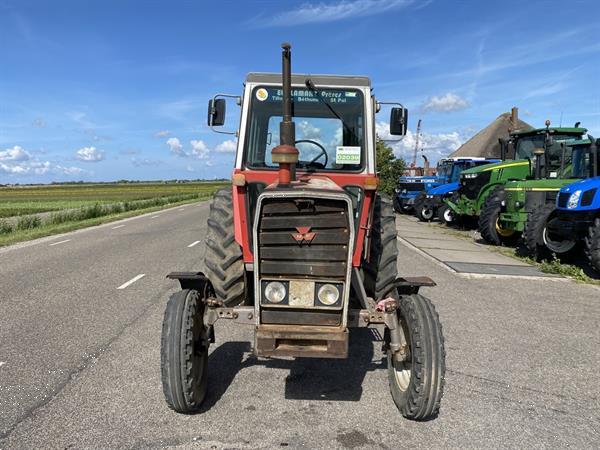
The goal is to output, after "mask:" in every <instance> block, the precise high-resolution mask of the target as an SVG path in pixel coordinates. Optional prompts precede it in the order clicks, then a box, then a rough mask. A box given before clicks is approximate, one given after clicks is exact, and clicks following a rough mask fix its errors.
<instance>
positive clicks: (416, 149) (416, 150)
mask: <svg viewBox="0 0 600 450" xmlns="http://www.w3.org/2000/svg"><path fill="white" fill-rule="evenodd" d="M420 137H421V119H419V122H418V123H417V137H416V138H415V152H414V153H413V160H412V167H417V152H418V151H419V138H420Z"/></svg>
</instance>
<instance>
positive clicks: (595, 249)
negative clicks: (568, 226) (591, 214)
mask: <svg viewBox="0 0 600 450" xmlns="http://www.w3.org/2000/svg"><path fill="white" fill-rule="evenodd" d="M585 254H586V255H587V257H588V260H589V261H590V264H591V266H592V267H593V268H594V270H595V271H596V272H598V273H599V274H600V218H597V219H596V220H595V221H594V224H593V225H592V226H590V229H589V232H588V235H587V236H586V238H585Z"/></svg>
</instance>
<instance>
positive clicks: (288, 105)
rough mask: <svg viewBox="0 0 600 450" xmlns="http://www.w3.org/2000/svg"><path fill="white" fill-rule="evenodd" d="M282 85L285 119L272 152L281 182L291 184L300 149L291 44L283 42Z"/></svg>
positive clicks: (281, 183) (293, 179) (280, 125)
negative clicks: (295, 116) (297, 146)
mask: <svg viewBox="0 0 600 450" xmlns="http://www.w3.org/2000/svg"><path fill="white" fill-rule="evenodd" d="M281 48H282V49H283V51H282V53H281V59H282V71H281V72H282V86H283V119H282V121H281V123H280V124H279V145H278V146H277V147H275V148H274V149H273V150H272V152H271V158H272V160H273V162H274V163H277V164H279V184H280V185H289V184H290V183H291V182H292V181H295V178H296V176H295V175H296V163H297V162H298V155H299V152H298V149H297V148H296V147H295V144H296V128H295V124H294V122H293V121H292V92H291V91H292V52H291V51H290V50H291V48H292V47H291V45H290V44H288V43H283V44H281Z"/></svg>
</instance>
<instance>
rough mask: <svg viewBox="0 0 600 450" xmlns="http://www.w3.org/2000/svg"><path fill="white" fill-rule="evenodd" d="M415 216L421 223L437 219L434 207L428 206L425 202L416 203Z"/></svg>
mask: <svg viewBox="0 0 600 450" xmlns="http://www.w3.org/2000/svg"><path fill="white" fill-rule="evenodd" d="M415 215H416V216H417V219H419V220H420V221H421V222H431V221H432V220H433V218H434V217H435V211H434V209H433V207H431V206H429V205H426V204H425V200H424V199H423V200H421V201H419V202H415Z"/></svg>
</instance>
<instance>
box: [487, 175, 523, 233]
mask: <svg viewBox="0 0 600 450" xmlns="http://www.w3.org/2000/svg"><path fill="white" fill-rule="evenodd" d="M505 198H506V195H505V193H504V188H503V187H502V186H497V187H495V188H494V190H492V192H490V193H489V195H488V196H487V198H486V199H485V203H484V205H483V208H482V209H481V214H480V215H479V223H478V228H479V233H480V234H481V237H482V238H483V240H484V241H486V242H487V243H488V244H492V245H503V244H514V243H515V242H517V240H518V239H519V233H517V232H516V231H515V230H511V229H507V228H504V227H503V226H502V223H501V222H500V211H501V209H502V202H503V201H504V199H505Z"/></svg>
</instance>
